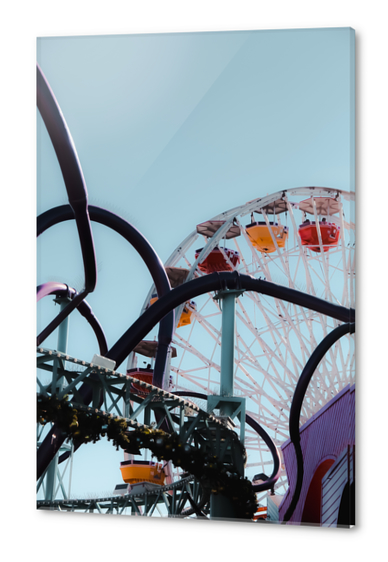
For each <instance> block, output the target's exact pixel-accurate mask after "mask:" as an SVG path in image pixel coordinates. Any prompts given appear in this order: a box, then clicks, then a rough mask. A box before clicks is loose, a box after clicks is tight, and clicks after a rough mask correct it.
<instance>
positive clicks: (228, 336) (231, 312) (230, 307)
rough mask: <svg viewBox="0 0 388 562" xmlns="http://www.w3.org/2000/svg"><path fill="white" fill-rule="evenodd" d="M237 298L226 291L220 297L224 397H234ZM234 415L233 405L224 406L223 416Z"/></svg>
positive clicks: (222, 393) (221, 390) (221, 391)
mask: <svg viewBox="0 0 388 562" xmlns="http://www.w3.org/2000/svg"><path fill="white" fill-rule="evenodd" d="M236 296H237V295H236V292H235V291H230V292H228V291H224V292H223V293H222V294H221V295H220V297H221V302H222V331H221V337H222V340H221V381H220V395H221V396H223V397H226V396H233V386H234V329H235V308H236ZM232 413H233V406H232V405H229V404H224V405H223V406H222V411H221V415H223V416H231V415H232Z"/></svg>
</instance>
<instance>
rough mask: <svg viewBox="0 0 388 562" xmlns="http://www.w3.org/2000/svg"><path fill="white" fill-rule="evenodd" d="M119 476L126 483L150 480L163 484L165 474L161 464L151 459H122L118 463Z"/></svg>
mask: <svg viewBox="0 0 388 562" xmlns="http://www.w3.org/2000/svg"><path fill="white" fill-rule="evenodd" d="M120 470H121V476H122V478H123V480H124V482H125V483H126V484H131V485H133V484H138V483H139V482H151V484H159V485H160V486H163V484H164V481H165V479H166V475H165V474H164V471H163V466H162V465H161V464H158V463H154V462H151V461H134V460H130V461H123V462H121V463H120Z"/></svg>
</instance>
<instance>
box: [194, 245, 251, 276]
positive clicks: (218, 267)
mask: <svg viewBox="0 0 388 562" xmlns="http://www.w3.org/2000/svg"><path fill="white" fill-rule="evenodd" d="M202 250H203V248H200V249H199V250H196V251H195V259H197V258H198V256H199V254H200V253H201V252H202ZM225 256H227V258H228V259H226V258H225ZM239 263H240V254H239V253H238V252H236V251H235V250H230V249H229V248H223V249H222V251H221V250H220V249H219V248H214V249H213V250H212V251H211V252H210V254H209V255H208V256H207V257H206V258H205V259H204V260H203V261H202V262H201V263H199V264H198V269H199V270H200V271H202V272H203V273H215V272H216V271H233V269H234V268H235V267H236V266H237V265H238V264H239Z"/></svg>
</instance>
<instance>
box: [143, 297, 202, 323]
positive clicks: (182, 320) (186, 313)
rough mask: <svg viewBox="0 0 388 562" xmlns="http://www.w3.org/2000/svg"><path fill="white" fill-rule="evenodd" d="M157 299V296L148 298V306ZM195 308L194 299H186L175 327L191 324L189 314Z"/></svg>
mask: <svg viewBox="0 0 388 562" xmlns="http://www.w3.org/2000/svg"><path fill="white" fill-rule="evenodd" d="M157 300H158V297H153V298H152V299H151V300H150V306H151V305H152V304H154V302H156V301H157ZM195 310H197V305H196V303H195V302H194V301H188V302H187V303H186V304H185V307H184V309H183V311H182V314H181V317H180V318H179V322H178V326H177V328H180V327H181V326H188V325H189V324H191V315H192V314H193V312H194V311H195Z"/></svg>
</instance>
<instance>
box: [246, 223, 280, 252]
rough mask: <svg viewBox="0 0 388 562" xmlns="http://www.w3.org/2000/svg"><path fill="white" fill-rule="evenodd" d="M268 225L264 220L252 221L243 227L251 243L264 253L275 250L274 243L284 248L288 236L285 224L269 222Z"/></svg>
mask: <svg viewBox="0 0 388 562" xmlns="http://www.w3.org/2000/svg"><path fill="white" fill-rule="evenodd" d="M269 225H270V228H268V226H267V223H266V222H252V223H251V224H248V225H247V226H246V227H245V231H246V233H247V234H248V236H249V239H250V241H251V242H252V245H253V246H254V247H255V248H257V249H258V250H259V252H262V253H264V254H271V253H272V252H275V251H276V244H277V246H278V247H279V248H284V246H285V244H286V240H287V238H288V227H287V226H282V225H279V224H278V223H277V222H270V223H269ZM271 232H272V235H271ZM274 239H275V240H276V242H274Z"/></svg>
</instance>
